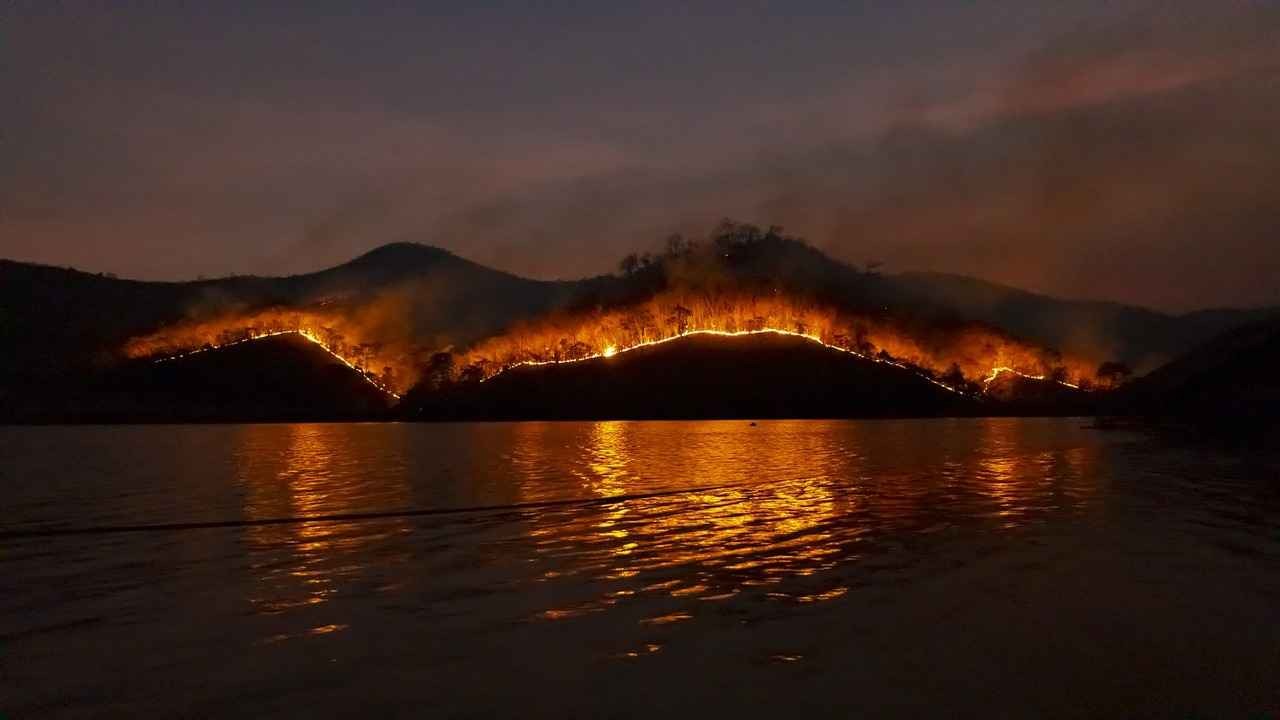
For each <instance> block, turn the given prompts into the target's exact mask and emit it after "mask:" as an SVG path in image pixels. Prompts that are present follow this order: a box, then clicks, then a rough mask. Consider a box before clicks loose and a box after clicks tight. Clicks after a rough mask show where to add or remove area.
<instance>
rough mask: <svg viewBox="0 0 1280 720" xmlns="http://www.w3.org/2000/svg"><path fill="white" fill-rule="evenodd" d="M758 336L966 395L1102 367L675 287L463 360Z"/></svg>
mask: <svg viewBox="0 0 1280 720" xmlns="http://www.w3.org/2000/svg"><path fill="white" fill-rule="evenodd" d="M757 334H774V335H785V336H789V337H797V338H803V339H804V340H807V341H810V342H814V343H817V344H819V345H822V346H823V347H826V348H830V349H832V350H838V351H840V352H843V353H846V354H849V355H853V356H855V357H859V358H862V359H864V360H869V361H872V362H876V363H881V364H885V365H892V366H894V367H898V368H901V369H905V370H908V371H911V372H914V373H916V374H917V375H919V376H920V377H923V378H925V379H926V380H928V381H930V382H932V383H933V384H935V385H937V386H939V387H943V388H946V389H947V390H950V391H952V392H958V393H964V394H981V393H982V392H984V391H985V389H986V387H987V386H988V385H990V383H991V382H992V381H993V380H994V379H995V378H996V377H998V376H999V375H1001V374H1003V373H1005V372H1010V373H1015V374H1017V375H1019V376H1021V377H1026V378H1030V379H1036V380H1044V381H1051V382H1058V383H1060V384H1062V385H1064V386H1066V387H1071V388H1080V387H1081V383H1082V381H1083V380H1085V379H1087V378H1089V377H1091V373H1092V368H1094V367H1096V365H1092V364H1090V363H1089V362H1087V361H1084V360H1082V359H1079V358H1064V357H1062V356H1061V355H1059V354H1057V353H1054V352H1052V351H1049V350H1046V349H1044V348H1041V347H1038V346H1035V345H1032V344H1030V343H1026V342H1022V341H1019V340H1017V339H1015V338H1011V337H1009V336H1007V335H1004V334H1002V333H1000V332H999V331H996V330H993V329H990V328H986V327H981V326H975V325H959V324H954V325H950V326H944V327H934V326H927V325H923V324H921V323H919V322H917V323H916V324H915V325H914V326H907V325H906V324H905V323H900V322H895V321H892V320H889V319H885V318H873V317H867V316H859V315H853V314H848V313H841V312H839V311H836V310H834V309H831V308H829V307H823V306H819V305H817V304H816V303H810V302H805V301H803V300H797V299H794V298H788V297H787V296H785V295H765V296H743V295H734V294H731V293H728V292H717V293H713V292H695V293H690V292H683V293H682V292H676V291H668V292H666V293H662V294H659V295H657V296H654V297H652V298H651V299H649V300H647V301H645V302H641V303H638V304H635V305H631V306H628V307H622V308H612V309H608V310H605V309H598V310H596V311H595V312H587V313H580V314H578V315H567V316H559V317H553V318H545V319H543V320H541V321H540V322H537V323H535V324H531V325H526V326H521V327H517V328H514V329H513V330H511V331H510V332H508V333H506V334H504V335H501V336H498V337H493V338H490V339H488V340H486V341H483V342H481V343H480V344H478V345H477V346H475V347H473V348H472V349H471V350H470V351H468V352H466V353H464V354H463V355H462V357H461V358H460V360H461V366H462V367H463V368H464V372H469V373H470V376H471V377H472V378H477V379H479V380H481V381H484V380H487V379H489V378H492V377H494V376H496V375H498V374H501V373H503V372H505V371H507V370H510V369H512V368H516V367H524V366H538V365H554V364H559V363H570V362H581V361H584V360H591V359H595V358H610V357H615V356H617V355H619V354H621V353H624V352H629V351H631V350H635V349H639V348H644V347H652V346H654V345H659V344H662V343H666V342H670V341H672V340H676V339H678V338H681V337H686V336H690V335H713V336H722V337H742V336H749V335H757Z"/></svg>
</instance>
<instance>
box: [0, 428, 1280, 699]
mask: <svg viewBox="0 0 1280 720" xmlns="http://www.w3.org/2000/svg"><path fill="white" fill-rule="evenodd" d="M1083 424H1084V423H1082V421H1080V420H1072V419H1065V420H1056V419H1055V420H1012V419H1000V420H913V421H871V422H836V421H795V422H790V421H767V422H761V423H759V424H758V425H756V426H752V425H750V424H748V423H746V422H738V421H726V422H597V423H512V424H456V425H395V424H353V425H341V424H335V425H245V426H231V425H224V426H122V427H42V428H0V457H3V458H5V461H4V463H3V464H0V482H3V487H4V488H5V493H6V497H7V502H6V510H5V511H4V518H3V519H4V531H6V532H7V533H9V535H8V537H7V538H6V539H5V540H3V546H2V547H3V554H0V578H2V579H0V587H3V593H0V713H9V714H10V715H11V716H13V717H63V716H65V717H77V716H85V717H89V716H94V717H97V716H104V715H105V716H121V717H123V716H130V717H137V716H140V715H149V716H171V715H184V714H197V715H258V714H263V713H272V712H274V713H277V714H307V715H314V716H329V715H340V714H347V713H350V714H361V715H365V714H372V715H385V714H402V715H406V716H422V715H424V714H441V715H454V714H463V715H466V714H471V715H493V714H502V715H515V714H519V715H544V716H556V717H563V716H566V715H567V716H573V715H584V716H586V715H590V716H598V715H602V714H603V715H610V716H627V717H630V716H639V715H648V714H651V713H653V712H663V711H669V712H680V713H682V714H688V713H692V712H694V711H695V710H697V711H699V712H702V713H716V714H720V713H728V712H733V713H735V714H740V715H749V716H757V715H758V716H771V715H778V714H780V713H795V712H798V711H804V712H818V713H821V714H839V715H849V714H873V715H875V714H883V713H896V714H917V713H929V714H975V715H976V714H983V715H987V714H993V713H994V714H1017V715H1027V714H1039V715H1051V716H1078V715H1081V714H1105V715H1115V716H1120V715H1134V714H1156V715H1173V716H1179V715H1186V714H1188V713H1191V714H1201V715H1206V714H1207V715H1212V716H1221V715H1248V714H1250V713H1254V714H1256V713H1260V712H1266V711H1269V710H1276V709H1280V704H1277V699H1278V698H1280V694H1278V691H1277V683H1276V682H1275V680H1274V678H1275V677H1277V676H1280V675H1278V674H1277V670H1280V627H1278V625H1280V623H1277V622H1276V620H1277V614H1276V611H1275V608H1277V607H1280V487H1278V483H1277V478H1278V476H1280V473H1278V472H1277V468H1278V467H1280V465H1278V464H1277V461H1276V459H1275V457H1273V456H1270V455H1266V454H1258V453H1252V454H1249V453H1227V452H1220V451H1216V450H1210V449H1205V448H1188V447H1185V446H1180V445H1177V444H1170V443H1167V442H1164V441H1162V440H1160V439H1159V438H1156V437H1150V436H1147V435H1145V434H1139V433H1127V432H1126V433H1116V432H1108V433H1103V432H1098V431H1095V430H1090V429H1087V428H1085V427H1082V425H1083ZM201 523H218V524H220V526H219V527H200V526H199V525H200V524H201ZM175 524H177V525H180V526H185V527H176V528H175V527H172V526H173V525H175ZM148 525H159V526H167V527H158V528H153V529H139V528H138V526H148ZM125 527H128V528H132V530H131V531H129V532H117V531H114V530H115V529H119V528H125ZM81 529H92V530H93V531H92V532H87V533H83V534H58V533H60V532H62V531H70V530H81ZM54 531H57V532H54Z"/></svg>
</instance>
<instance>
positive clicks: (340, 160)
mask: <svg viewBox="0 0 1280 720" xmlns="http://www.w3.org/2000/svg"><path fill="white" fill-rule="evenodd" d="M0 97H3V98H6V100H5V101H4V103H3V107H4V109H3V117H4V119H5V121H4V122H3V123H2V124H0V257H5V258H11V259H17V260H24V261H31V262H40V263H48V264H54V265H63V266H74V267H76V268H79V269H84V270H90V271H95V272H98V271H102V272H112V273H116V274H118V275H120V276H122V277H132V278H141V279H157V280H159V279H174V280H176V279H190V278H195V277H197V276H217V275H225V274H230V273H248V274H271V275H274V274H289V273H296V272H306V271H310V270H315V269H319V268H322V267H326V266H330V265H334V264H338V263H341V262H343V261H345V260H347V259H350V258H351V257H354V256H356V255H358V254H360V253H362V252H365V251H368V250H370V249H372V248H375V247H377V246H379V245H382V244H385V243H388V242H395V241H415V242H422V243H428V244H432V245H438V246H441V247H444V248H447V249H449V250H452V251H454V252H456V253H458V254H459V255H462V256H463V257H467V258H469V259H472V260H475V261H477V262H481V263H484V264H488V265H492V266H495V267H498V268H501V269H503V270H507V271H509V272H513V273H517V274H521V275H526V276H530V277H539V278H574V277H581V276H586V275H594V274H599V273H604V272H610V271H612V270H613V269H614V268H615V267H616V266H617V262H618V260H619V259H620V258H621V257H622V256H623V255H625V254H626V253H628V252H630V251H633V250H644V249H647V248H656V247H658V245H659V243H660V242H661V240H662V238H664V237H665V236H666V235H668V234H669V233H671V232H683V233H686V234H689V235H691V236H699V235H702V234H705V233H706V232H707V231H708V230H709V229H710V228H711V227H712V226H713V225H714V224H715V223H716V222H717V221H718V220H719V219H721V218H726V217H728V218H732V219H735V220H739V221H744V222H754V223H757V224H761V225H770V224H773V225H780V226H783V227H784V228H785V229H786V230H787V231H788V232H790V233H792V234H796V235H800V236H803V237H804V238H806V239H807V240H808V241H809V242H810V243H811V244H813V245H815V246H816V247H819V248H821V249H823V250H825V251H826V252H828V253H829V254H831V255H833V256H834V257H837V258H839V259H842V260H845V261H848V262H852V263H859V264H861V263H865V262H869V261H877V262H883V263H884V269H885V271H888V272H902V271H915V270H920V271H937V272H951V273H960V274H966V275H973V276H976V277H981V278H984V279H987V280H991V281H994V282H999V283H1004V284H1008V285H1013V286H1017V287H1022V288H1025V289H1028V290H1032V291H1036V292H1042V293H1048V294H1052V295H1057V296H1061V297H1068V298H1086V299H1102V300H1114V301H1119V302H1126V303H1133V304H1140V305H1146V306H1150V307H1155V308H1159V309H1163V310H1166V311H1171V312H1182V311H1188V310H1194V309H1199V308H1205V307H1217V306H1243V305H1264V304H1266V305H1270V304H1280V280H1278V279H1277V278H1280V131H1277V128H1280V3H1276V2H1262V1H1256V0H1255V1H1249V0H1213V1H1212V2H1211V1H1209V0H1203V1H1201V2H1190V1H1188V0H1161V1H1158V2H1151V1H1146V0H1142V1H1139V0H1110V1H1108V2H1102V1H1094V0H1076V1H1074V2H1070V3H1065V2H1061V1H1060V0H1024V1H1021V2H1016V3H1013V2H1008V1H1007V0H998V1H996V0H970V1H968V2H942V1H940V0H935V1H927V2H926V1H915V0H899V1H897V2H874V3H873V2H840V3H837V2H802V1H800V0H791V1H789V2H776V3H775V2H735V3H697V2H682V3H665V2H660V1H658V0H653V1H650V2H644V3H638V2H637V3H632V4H620V3H613V2H603V1H600V2H592V3H585V2H584V3H570V2H538V3H533V2H527V0H526V1H523V2H511V3H484V2H456V3H450V2H439V3H426V2H423V3H410V2H398V3H374V2H367V3H360V4H356V3H337V2H323V1H319V0H315V1H312V2H301V1H298V2H288V3H285V2H269V1H259V2H242V1H240V0H225V1H223V2H218V3H167V2H165V3H162V2H142V1H141V0H119V1H117V2H59V1H58V0H39V1H38V2H32V1H30V0H9V2H6V3H3V4H2V5H0Z"/></svg>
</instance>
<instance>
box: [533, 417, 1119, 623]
mask: <svg viewBox="0 0 1280 720" xmlns="http://www.w3.org/2000/svg"><path fill="white" fill-rule="evenodd" d="M1019 423H1021V424H1019ZM575 426H576V428H577V429H576V430H575V429H574V427H575ZM1027 426H1028V423H1027V422H1026V421H1018V422H1005V421H1001V420H995V421H990V422H985V423H982V424H980V425H977V424H975V423H973V422H949V421H941V422H938V423H934V424H928V423H920V422H911V423H876V424H871V423H848V422H838V421H836V422H824V421H794V422H790V421H786V422H767V423H762V424H761V425H760V426H759V427H751V426H748V425H747V424H746V423H741V422H701V423H698V422H695V423H643V422H641V423H636V422H616V421H612V422H600V423H589V424H588V423H583V424H560V425H559V426H558V427H557V428H556V430H555V432H556V433H557V434H556V436H555V440H554V441H553V442H549V443H548V444H546V445H543V446H542V447H541V450H540V452H541V453H542V454H541V457H542V462H540V463H538V467H539V468H540V474H539V475H538V476H523V477H520V478H518V481H519V483H520V486H521V495H522V496H523V497H530V496H534V497H536V496H538V495H539V493H540V492H541V491H540V489H539V488H540V486H541V485H542V484H543V483H544V482H545V481H546V480H545V479H546V477H547V472H548V468H549V467H553V466H556V465H557V464H559V465H561V466H563V467H564V468H565V469H566V470H568V471H569V472H572V473H574V476H575V477H577V478H579V479H580V480H581V483H582V487H583V488H584V489H585V490H586V491H587V496H588V497H597V498H600V497H603V498H608V497H617V498H619V502H617V503H609V504H603V505H600V504H591V505H583V506H566V507H563V508H559V507H558V508H555V509H550V510H545V511H541V512H538V513H536V514H532V515H530V516H529V518H528V523H529V527H528V531H527V533H528V535H527V536H528V537H529V539H530V540H532V541H533V543H534V547H535V549H536V551H537V552H538V554H539V555H540V556H541V559H542V561H543V562H545V563H547V564H548V565H550V566H551V567H552V569H550V570H547V571H545V572H544V573H543V575H542V578H543V580H545V581H552V580H555V579H561V578H566V577H569V576H574V575H578V576H585V577H587V578H590V579H591V580H593V581H597V582H603V583H605V585H604V587H605V588H608V589H607V591H605V592H603V593H600V594H599V595H597V596H596V597H594V598H588V599H583V600H580V601H578V602H576V603H573V604H571V605H568V606H564V607H559V608H557V609H554V610H550V611H548V612H547V613H546V614H545V615H544V617H547V618H555V619H560V618H568V617H575V616H578V615H581V614H584V613H588V612H597V611H600V610H603V609H605V608H608V607H610V606H612V605H615V604H617V603H619V602H623V601H625V600H627V599H628V598H630V597H633V596H634V595H636V594H637V593H638V594H646V595H650V596H652V595H663V596H667V597H670V598H673V599H680V600H690V601H721V600H728V599H730V598H733V597H735V596H738V595H740V594H741V593H743V592H754V593H757V594H763V595H764V596H765V597H768V598H773V599H777V600H784V601H787V602H795V603H814V602H824V601H830V600H834V599H837V598H839V597H842V596H843V595H844V594H846V593H847V592H848V587H847V586H846V585H845V584H843V583H842V582H841V580H840V577H839V575H838V574H835V573H833V572H832V571H833V570H835V569H836V568H837V567H839V566H841V565H846V566H847V565H850V564H852V563H855V562H856V561H857V560H858V558H859V557H861V556H862V555H863V554H865V553H867V552H869V550H870V549H871V548H872V546H873V545H874V543H876V542H882V541H883V538H884V537H889V536H892V537H924V536H926V535H929V534H931V533H935V532H937V531H939V530H945V529H946V528H947V527H949V526H951V525H952V524H955V523H957V522H962V521H963V522H977V523H990V522H991V521H992V520H993V519H994V520H995V521H996V525H995V527H996V528H997V529H1003V530H1009V531H1012V530H1015V529H1018V528H1022V527H1025V526H1027V525H1029V524H1032V523H1034V522H1037V521H1038V520H1040V519H1042V518H1044V517H1046V516H1047V514H1049V513H1052V512H1058V511H1064V510H1065V511H1076V510H1078V509H1079V508H1081V507H1084V506H1085V505H1087V504H1088V501H1089V495H1090V493H1091V492H1092V489H1091V488H1092V487H1093V486H1094V484H1095V482H1094V480H1093V478H1092V477H1090V471H1089V464H1090V462H1091V460H1090V458H1091V456H1090V455H1089V454H1088V453H1087V452H1086V451H1085V450H1084V449H1083V448H1082V447H1079V446H1078V445H1073V444H1071V440H1070V438H1068V439H1066V440H1064V441H1062V442H1061V443H1059V444H1061V445H1062V447H1061V448H1058V447H1055V444H1054V443H1055V441H1054V440H1053V438H1054V436H1053V434H1052V433H1054V432H1057V431H1059V430H1060V428H1061V423H1058V424H1052V423H1050V424H1046V425H1045V426H1044V429H1043V430H1036V429H1035V428H1037V427H1039V426H1037V425H1035V423H1034V421H1032V422H1031V423H1030V426H1031V427H1032V428H1033V431H1032V432H1033V435H1032V436H1030V437H1024V436H1022V435H1020V434H1019V433H1021V432H1026V431H1025V430H1020V429H1019V428H1025V427H1027ZM1037 433H1038V434H1037ZM1042 435H1043V437H1042ZM525 439H526V440H527V441H528V442H529V443H531V444H536V443H538V442H543V441H546V440H547V438H543V437H540V436H537V435H535V434H534V433H529V434H528V435H527V436H526V437H525ZM566 446H567V447H566ZM538 453H539V450H538V449H536V448H534V447H526V448H524V449H523V450H522V451H521V452H520V453H517V454H518V455H521V456H525V457H532V456H535V455H538ZM566 458H567V459H566ZM518 470H519V466H517V471H518ZM895 542H896V541H895ZM655 622H656V621H655Z"/></svg>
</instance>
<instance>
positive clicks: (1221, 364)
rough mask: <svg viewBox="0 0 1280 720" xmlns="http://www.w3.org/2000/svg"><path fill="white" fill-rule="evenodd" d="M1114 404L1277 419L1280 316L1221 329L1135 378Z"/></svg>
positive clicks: (1235, 418)
mask: <svg viewBox="0 0 1280 720" xmlns="http://www.w3.org/2000/svg"><path fill="white" fill-rule="evenodd" d="M1118 408H1119V411H1121V412H1136V413H1141V414H1145V415H1161V416H1175V417H1179V418H1183V419H1188V420H1204V421H1208V422H1213V423H1229V424H1232V425H1240V424H1244V425H1248V424H1255V423H1274V422H1276V421H1277V420H1280V317H1273V318H1270V319H1267V320H1264V321H1262V322H1257V323H1253V324H1251V325H1247V326H1245V327H1241V328H1237V329H1235V330H1231V331H1228V332H1226V333H1223V334H1221V335H1219V336H1218V337H1215V338H1214V339H1212V340H1210V341H1209V342H1206V343H1203V344H1201V345H1199V346H1198V347H1196V348H1195V349H1194V350H1192V351H1191V352H1189V353H1187V354H1185V355H1184V356H1182V357H1180V358H1178V359H1177V360H1175V361H1173V362H1171V363H1169V364H1168V365H1165V366H1164V367H1162V368H1160V369H1159V370H1156V371H1155V372H1153V373H1151V374H1149V375H1147V376H1145V377H1142V378H1139V379H1138V380H1136V381H1134V382H1133V383H1131V384H1130V385H1129V387H1128V388H1127V389H1126V390H1125V392H1124V393H1123V394H1122V395H1121V396H1120V398H1119V404H1118Z"/></svg>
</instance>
